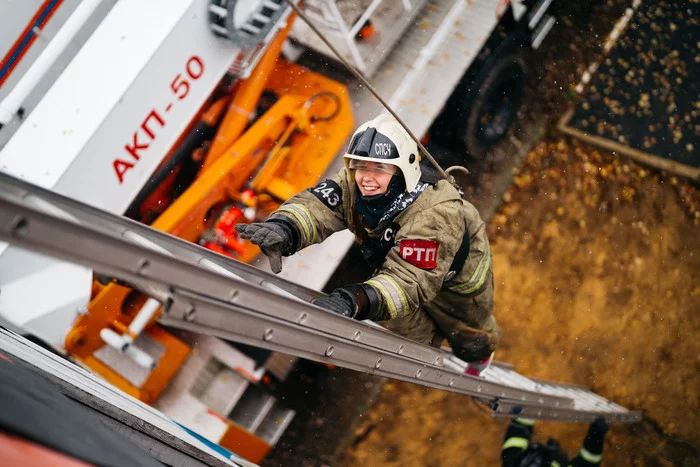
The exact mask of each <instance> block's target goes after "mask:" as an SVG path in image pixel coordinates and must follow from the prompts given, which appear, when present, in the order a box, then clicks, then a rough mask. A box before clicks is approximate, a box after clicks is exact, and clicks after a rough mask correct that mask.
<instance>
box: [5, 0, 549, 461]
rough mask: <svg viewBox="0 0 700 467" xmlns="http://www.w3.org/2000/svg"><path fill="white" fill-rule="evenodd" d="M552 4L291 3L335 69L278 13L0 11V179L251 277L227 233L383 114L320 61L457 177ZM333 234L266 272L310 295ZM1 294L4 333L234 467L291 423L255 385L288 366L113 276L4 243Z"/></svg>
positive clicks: (337, 243)
mask: <svg viewBox="0 0 700 467" xmlns="http://www.w3.org/2000/svg"><path fill="white" fill-rule="evenodd" d="M551 4H552V0H540V1H525V0H523V1H508V0H456V1H455V0H383V1H382V0H372V1H369V0H367V1H361V2H354V1H347V2H344V1H340V0H337V1H336V0H306V1H304V2H299V6H300V7H301V8H302V10H301V11H303V12H304V16H305V19H308V20H309V21H310V22H311V24H313V25H315V27H316V28H317V29H318V30H319V31H320V32H321V34H322V36H323V38H325V39H326V41H327V42H328V43H330V44H331V45H332V46H333V48H334V49H336V50H337V51H338V52H339V56H338V55H336V54H335V52H334V51H333V50H331V48H329V46H328V45H327V44H326V42H325V41H323V40H322V38H321V37H319V35H318V34H317V32H316V31H314V30H313V29H312V28H311V27H310V26H309V24H308V23H307V22H306V21H302V18H300V17H298V15H297V13H295V11H294V10H293V9H292V7H291V5H290V4H288V3H287V2H286V1H285V0H247V1H243V0H239V1H236V0H167V1H166V0H149V1H147V2H144V1H137V0H120V1H116V0H83V1H78V0H63V1H56V0H53V1H39V0H37V1H32V2H29V1H24V0H10V1H6V2H3V3H2V5H0V53H5V56H4V58H3V61H2V63H1V64H0V84H1V87H0V124H1V125H2V129H1V130H0V170H1V171H2V172H5V173H6V174H9V175H12V176H14V177H17V178H18V179H21V180H24V181H26V182H29V183H31V184H32V185H35V186H38V187H41V188H44V189H48V190H50V191H51V192H54V193H58V194H60V195H64V196H66V197H68V198H70V199H73V200H77V201H80V202H82V203H85V204H87V205H90V206H92V207H94V208H98V209H100V210H102V211H105V212H107V213H112V214H116V215H123V216H125V217H128V218H130V219H133V220H136V221H138V222H140V223H143V224H145V225H149V226H151V227H152V228H154V229H157V230H159V231H162V232H165V233H168V234H170V235H173V236H176V237H179V238H181V239H184V240H187V241H189V242H193V243H196V244H198V245H200V246H203V247H205V248H207V249H209V250H211V251H213V252H216V253H218V254H220V255H223V256H226V257H229V258H233V259H236V260H238V261H242V262H247V263H253V264H255V265H256V266H257V267H259V268H261V269H265V268H266V267H267V266H266V264H265V260H264V258H262V259H261V258H260V257H259V250H258V249H257V248H256V247H255V246H254V245H252V244H249V243H247V242H246V241H243V240H241V239H239V238H238V237H237V235H236V233H235V231H234V229H233V228H234V226H235V225H236V224H238V223H241V222H251V221H258V220H261V219H264V218H265V217H266V215H267V214H269V213H270V212H271V211H272V210H274V209H276V207H278V206H279V205H280V203H282V202H283V201H284V200H286V199H288V198H289V197H291V196H292V195H293V194H295V193H296V192H298V191H301V190H302V189H304V188H306V187H308V186H312V185H314V184H315V183H316V182H317V181H318V180H319V179H320V178H321V177H322V176H324V175H327V174H334V173H336V172H337V171H338V170H339V168H340V167H341V164H342V157H340V155H341V154H342V153H343V150H344V146H345V144H346V140H347V138H348V136H349V135H350V134H351V133H352V131H353V129H354V127H356V126H357V125H359V124H360V123H361V122H363V121H365V120H367V119H369V118H372V117H373V116H375V115H377V114H378V113H381V112H383V111H384V109H383V108H382V106H381V104H380V103H379V102H378V100H377V99H376V97H375V96H374V95H373V94H372V93H371V92H370V91H369V90H368V89H367V87H366V86H364V85H363V84H362V83H361V81H359V80H357V79H355V78H354V77H353V76H352V75H351V74H349V73H347V72H346V71H345V70H344V68H343V66H342V65H341V63H340V58H339V57H342V59H343V60H345V61H346V62H349V63H350V64H351V65H352V66H353V67H355V69H356V70H357V71H358V72H359V73H361V74H362V75H363V76H364V77H365V78H367V79H368V80H369V81H370V82H372V83H373V85H374V86H375V88H376V90H377V92H378V93H379V94H380V95H381V96H382V97H383V98H384V99H385V100H386V101H387V103H388V104H389V105H390V106H391V107H392V108H393V109H394V110H395V111H396V113H397V114H398V115H399V116H400V117H401V118H402V119H403V120H404V122H405V123H406V125H407V126H408V127H409V128H410V129H411V130H412V131H413V132H414V134H416V135H419V136H420V137H423V138H426V139H427V138H430V139H431V140H437V141H448V142H450V143H451V144H456V145H457V147H459V148H461V149H460V152H461V153H463V154H464V155H465V157H464V159H462V160H460V161H458V162H460V163H467V162H468V160H469V159H468V158H469V157H479V156H480V155H482V154H483V153H484V152H485V151H486V150H488V148H489V147H490V146H491V145H493V144H495V143H496V142H498V141H499V140H500V139H502V138H503V137H504V136H505V135H506V133H507V131H508V128H509V126H510V125H511V124H512V122H513V120H514V116H515V112H516V110H517V109H518V107H519V106H520V104H521V102H520V98H521V96H522V93H523V88H524V78H525V74H526V70H527V64H526V62H525V59H524V53H523V52H524V51H525V49H527V48H537V47H538V46H539V45H540V44H541V43H542V41H543V40H544V38H545V37H546V35H547V33H548V32H549V31H550V30H551V28H552V27H553V26H554V24H555V18H554V17H553V15H552V14H551V12H550V7H551ZM5 51H6V52H5ZM36 203H40V201H38V200H37V201H36ZM58 215H60V213H58ZM124 235H125V236H127V235H128V234H127V233H124ZM131 240H132V241H133V242H134V243H139V244H141V245H142V246H146V247H149V248H152V249H154V250H158V249H159V248H161V247H159V245H157V244H153V242H149V241H148V240H147V239H145V238H144V237H138V236H136V237H133V238H131ZM352 241H353V239H352V236H351V234H349V233H348V232H344V233H338V234H336V235H334V236H332V237H331V238H330V239H329V240H328V241H326V242H324V243H323V244H322V245H315V246H312V247H309V248H308V249H306V250H304V251H302V252H300V253H299V254H297V255H295V256H293V257H290V258H287V259H285V266H284V270H283V272H282V274H281V277H282V278H286V279H288V280H290V281H292V282H295V283H297V284H300V285H301V286H304V287H307V288H309V289H312V290H322V289H323V287H324V285H325V284H326V282H327V281H328V279H329V278H330V276H331V275H332V274H333V273H334V272H335V270H336V268H337V266H338V264H339V263H340V261H341V260H342V259H343V257H344V256H345V254H346V253H347V251H348V249H349V247H350V246H351V244H352ZM208 267H210V269H216V267H217V266H216V265H212V264H209V265H208ZM0 291H1V293H0V316H2V317H3V318H4V319H5V320H7V321H9V322H10V323H12V324H13V325H15V326H17V327H19V328H20V329H22V331H23V334H25V335H26V336H28V337H30V338H31V339H33V340H35V341H37V342H41V343H42V345H46V346H49V347H51V348H52V349H53V350H54V351H57V352H59V353H61V354H63V355H65V356H66V357H67V358H70V359H71V360H72V361H74V362H76V363H78V364H79V365H80V366H82V367H83V368H86V369H89V370H90V371H91V372H92V373H94V374H96V375H99V376H100V377H101V378H103V379H104V380H106V381H108V382H109V383H111V384H112V385H114V386H115V387H117V388H119V389H120V390H122V391H124V392H125V393H127V394H129V395H130V396H132V397H134V398H136V399H138V400H140V401H143V402H145V403H148V404H151V405H153V406H154V407H155V408H157V409H158V410H160V411H162V412H163V413H165V414H166V415H167V416H168V417H171V418H172V419H174V420H176V421H177V422H178V423H180V424H182V425H184V426H187V427H188V429H190V430H192V431H193V432H196V433H198V434H199V435H200V436H202V437H204V438H206V439H207V440H209V441H210V442H213V443H216V444H219V445H220V446H222V447H224V448H226V449H230V450H231V451H233V452H236V453H237V454H239V455H240V456H242V457H244V458H246V459H248V460H250V461H252V462H259V461H260V460H261V459H263V458H264V456H265V455H266V454H267V452H268V451H269V450H270V449H271V447H272V446H274V445H275V443H276V442H277V441H278V440H279V438H280V436H281V435H282V434H283V433H284V431H285V429H286V428H287V427H288V425H289V423H290V421H291V420H292V418H293V417H294V411H293V410H291V409H290V408H288V407H286V406H285V403H284V401H282V400H281V399H280V398H279V397H278V396H279V395H278V394H275V393H274V392H273V391H270V390H269V385H268V383H269V382H270V381H271V380H276V379H277V380H282V379H284V378H285V377H286V376H287V374H288V373H289V371H290V369H291V366H292V365H293V362H294V361H293V359H291V358H290V357H288V356H287V355H285V354H283V353H275V352H273V353H263V354H261V353H260V352H258V351H257V350H256V349H255V348H254V347H249V346H246V345H243V344H232V343H230V342H228V341H226V340H222V339H220V338H218V337H214V336H212V335H203V334H198V333H194V332H186V331H178V330H173V329H170V328H166V327H165V326H163V325H161V324H160V323H159V321H158V319H159V317H160V316H161V314H162V303H161V302H159V301H158V300H156V299H154V298H152V297H149V296H148V295H147V294H144V293H143V291H141V290H136V289H134V288H131V287H130V286H129V285H128V284H127V283H124V282H122V281H119V280H114V279H113V278H111V277H108V276H104V275H101V274H99V273H97V272H95V271H94V270H93V269H91V268H88V267H85V266H81V265H76V264H73V263H70V262H65V261H61V260H57V259H53V258H50V257H48V256H44V255H41V254H38V253H35V252H30V251H27V250H26V249H23V248H21V247H18V246H16V245H12V244H8V243H2V244H0Z"/></svg>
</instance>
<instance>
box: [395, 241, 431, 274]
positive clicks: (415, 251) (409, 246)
mask: <svg viewBox="0 0 700 467" xmlns="http://www.w3.org/2000/svg"><path fill="white" fill-rule="evenodd" d="M439 247H440V244H439V243H438V242H436V241H434V240H401V243H400V244H399V253H400V255H401V258H403V259H404V260H405V261H407V262H409V263H411V264H412V265H414V266H415V267H417V268H421V269H435V268H436V267H437V254H438V248H439Z"/></svg>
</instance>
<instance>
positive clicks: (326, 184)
mask: <svg viewBox="0 0 700 467" xmlns="http://www.w3.org/2000/svg"><path fill="white" fill-rule="evenodd" d="M310 190H311V193H312V194H313V195H314V196H315V197H316V198H318V200H319V201H321V202H322V203H323V204H325V205H326V207H327V208H328V209H332V210H334V211H337V210H338V209H339V208H340V206H341V205H342V204H343V191H342V190H341V189H340V186H339V185H338V184H337V183H335V182H334V181H333V180H330V179H328V180H324V181H322V182H321V183H319V184H318V185H316V186H315V187H313V188H310Z"/></svg>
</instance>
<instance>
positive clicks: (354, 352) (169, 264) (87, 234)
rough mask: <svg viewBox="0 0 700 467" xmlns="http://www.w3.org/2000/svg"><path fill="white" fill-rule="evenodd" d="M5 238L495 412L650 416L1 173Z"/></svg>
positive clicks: (233, 324) (230, 323) (329, 359)
mask: <svg viewBox="0 0 700 467" xmlns="http://www.w3.org/2000/svg"><path fill="white" fill-rule="evenodd" d="M0 240H2V241H6V242H9V243H12V244H15V245H17V246H19V247H22V248H27V249H30V250H34V251H37V252H39V253H43V254H47V255H50V256H54V257H57V258H59V259H63V260H66V261H70V262H74V263H78V264H82V265H85V266H87V267H90V268H92V269H93V270H95V271H97V272H99V273H101V274H105V275H108V276H110V277H115V278H117V279H120V280H122V281H124V282H126V283H128V284H129V285H130V286H132V287H135V288H137V289H139V290H141V291H143V292H144V293H145V294H148V295H150V296H151V297H153V298H155V299H156V300H158V301H159V302H160V303H162V304H163V314H162V316H161V317H160V319H159V320H160V322H161V323H163V324H165V325H167V326H171V327H175V328H180V329H184V330H187V331H191V332H197V333H200V334H207V335H212V336H216V337H220V338H223V339H228V340H232V341H236V342H242V343H244V344H249V345H253V346H258V347H261V348H265V349H269V350H273V351H277V352H282V353H287V354H290V355H294V356H297V357H303V358H307V359H310V360H314V361H319V362H325V363H331V364H333V365H337V366H340V367H344V368H350V369H353V370H356V371H361V372H364V373H370V374H376V375H379V376H384V377H388V378H392V379H398V380H402V381H408V382H411V383H415V384H419V385H423V386H427V387H432V388H437V389H443V390H446V391H451V392H456V393H459V394H464V395H468V396H472V397H475V398H477V399H478V400H479V401H481V402H483V403H485V404H486V405H488V407H490V409H491V411H492V414H493V415H494V416H501V417H516V416H517V417H527V418H534V419H550V420H562V421H571V422H589V421H592V420H593V419H595V418H596V417H597V416H604V417H605V418H606V419H607V420H608V421H610V422H621V423H633V422H637V421H639V420H640V419H641V415H642V414H641V412H637V411H629V410H627V409H625V408H623V407H620V406H618V405H615V404H613V403H611V402H608V401H606V400H605V399H603V398H601V397H599V396H597V395H595V394H593V393H592V392H590V391H588V390H586V389H583V388H578V387H575V386H571V385H562V384H558V383H550V382H537V381H534V380H530V379H527V378H525V377H523V376H521V375H519V374H517V373H516V372H514V371H513V370H512V369H508V368H507V367H503V366H500V367H496V368H494V371H493V372H492V375H491V376H490V377H488V378H484V379H481V378H474V377H471V376H467V375H465V374H464V372H463V365H464V362H460V361H459V360H457V359H456V358H455V357H454V356H452V355H451V354H448V353H445V352H443V351H442V350H440V349H435V348H432V347H429V346H426V345H422V344H419V343H416V342H413V341H411V340H408V339H405V338H402V337H400V336H397V335H395V334H393V333H391V332H389V331H387V330H385V329H383V328H381V327H378V326H376V325H375V326H371V325H368V324H366V323H363V322H358V321H354V320H352V319H348V318H344V317H341V316H339V315H336V314H334V313H330V312H328V311H326V310H323V309H321V308H318V307H316V306H314V305H312V304H310V303H309V301H310V300H311V299H313V298H315V297H318V296H320V295H321V294H320V293H319V292H316V291H313V290H309V289H306V288H303V287H300V286H298V285H295V284H293V283H291V282H288V281H285V280H283V279H280V278H278V277H276V276H274V275H272V274H268V273H265V272H263V271H260V270H258V269H256V268H254V267H252V266H250V265H247V264H243V263H240V262H237V261H235V260H232V259H229V258H226V257H224V256H221V255H218V254H216V253H214V252H211V251H209V250H207V249H204V248H202V247H200V246H198V245H195V244H193V243H189V242H186V241H184V240H181V239H178V238H176V237H173V236H171V235H168V234H166V233H164V232H160V231H157V230H154V229H152V228H150V227H148V226H146V225H143V224H140V223H137V222H134V221H131V220H129V219H127V218H123V217H120V216H116V215H113V214H109V213H106V212H104V211H101V210H99V209H95V208H92V207H90V206H88V205H85V204H83V203H80V202H77V201H74V200H71V199H68V198H66V197H63V196H61V195H58V194H55V193H52V192H50V191H48V190H45V189H42V188H39V187H36V186H33V185H30V184H27V183H26V182H23V181H21V180H19V179H16V178H14V177H11V176H9V175H7V174H3V173H0Z"/></svg>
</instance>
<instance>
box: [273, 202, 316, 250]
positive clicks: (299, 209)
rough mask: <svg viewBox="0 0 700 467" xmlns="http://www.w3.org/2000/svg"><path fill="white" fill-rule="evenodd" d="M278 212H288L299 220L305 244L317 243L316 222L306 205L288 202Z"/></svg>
mask: <svg viewBox="0 0 700 467" xmlns="http://www.w3.org/2000/svg"><path fill="white" fill-rule="evenodd" d="M277 212H278V213H280V212H286V213H288V214H290V215H291V216H292V217H293V218H294V219H295V220H296V221H297V224H298V225H299V226H300V227H301V229H302V231H303V232H304V237H305V238H304V242H303V244H304V246H307V245H312V244H314V243H316V235H317V234H316V224H314V221H313V217H312V216H311V212H309V210H308V209H307V208H306V206H302V205H301V204H288V205H286V206H283V207H281V208H280V209H279V210H278V211H277Z"/></svg>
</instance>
